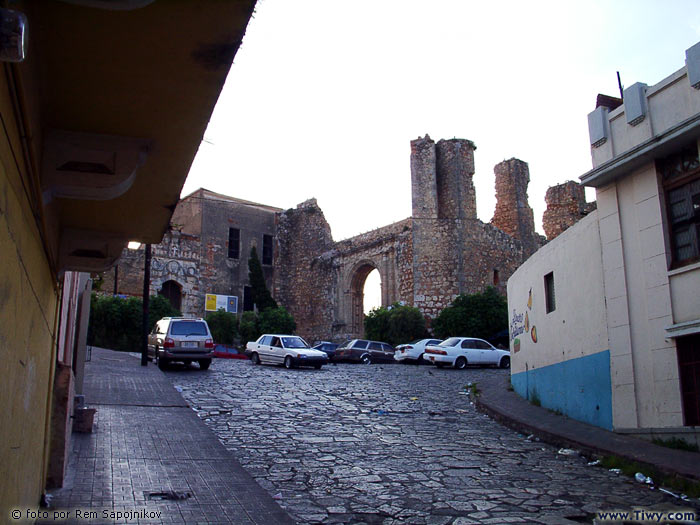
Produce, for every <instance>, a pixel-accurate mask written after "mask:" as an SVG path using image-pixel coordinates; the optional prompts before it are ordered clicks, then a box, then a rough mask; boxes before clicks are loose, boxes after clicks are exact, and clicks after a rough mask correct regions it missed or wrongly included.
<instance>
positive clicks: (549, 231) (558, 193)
mask: <svg viewBox="0 0 700 525" xmlns="http://www.w3.org/2000/svg"><path fill="white" fill-rule="evenodd" d="M544 200H545V202H546V203H547V210H546V211H545V212H544V215H543V216H542V227H543V229H544V232H545V234H546V235H547V240H548V241H551V240H552V239H554V238H555V237H556V236H558V235H560V234H561V233H562V232H563V231H564V230H566V229H567V228H569V227H570V226H573V225H574V224H576V222H578V221H579V220H581V219H582V218H583V217H585V216H586V215H588V214H589V213H590V212H591V211H593V210H595V209H596V203H595V202H586V195H585V192H584V190H583V186H582V185H581V184H578V183H577V182H574V181H572V180H570V181H568V182H565V183H563V184H559V185H557V186H552V187H551V188H549V189H548V190H547V193H546V195H545V198H544Z"/></svg>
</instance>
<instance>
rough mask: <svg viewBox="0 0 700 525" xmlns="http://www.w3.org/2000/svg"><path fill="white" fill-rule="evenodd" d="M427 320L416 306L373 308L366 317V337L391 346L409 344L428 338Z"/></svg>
mask: <svg viewBox="0 0 700 525" xmlns="http://www.w3.org/2000/svg"><path fill="white" fill-rule="evenodd" d="M427 335H428V334H427V331H426V329H425V318H424V317H423V314H422V313H421V312H420V310H418V308H416V307H414V306H408V305H402V304H399V303H394V304H393V305H391V306H389V307H384V306H382V307H379V308H373V309H372V310H371V311H370V313H369V314H368V315H366V316H365V337H366V338H367V339H373V340H375V341H384V342H386V343H389V344H391V345H399V344H402V343H408V342H410V341H414V340H416V339H420V338H422V337H426V336H427Z"/></svg>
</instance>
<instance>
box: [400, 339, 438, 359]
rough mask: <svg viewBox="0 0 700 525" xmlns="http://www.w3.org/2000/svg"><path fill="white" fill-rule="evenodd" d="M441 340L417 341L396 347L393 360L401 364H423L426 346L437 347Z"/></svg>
mask: <svg viewBox="0 0 700 525" xmlns="http://www.w3.org/2000/svg"><path fill="white" fill-rule="evenodd" d="M440 343H442V339H419V340H418V341H413V342H412V343H407V344H403V345H398V346H397V347H396V353H395V354H394V359H396V360H397V361H399V362H403V363H417V364H421V363H423V362H424V361H423V352H425V346H426V345H439V344H440Z"/></svg>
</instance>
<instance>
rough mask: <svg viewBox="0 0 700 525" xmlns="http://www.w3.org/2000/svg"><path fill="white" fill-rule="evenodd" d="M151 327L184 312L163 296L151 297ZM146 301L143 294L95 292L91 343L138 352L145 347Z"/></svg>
mask: <svg viewBox="0 0 700 525" xmlns="http://www.w3.org/2000/svg"><path fill="white" fill-rule="evenodd" d="M148 313H149V316H148V321H149V323H148V330H149V331H150V330H152V329H153V326H155V324H156V322H157V321H158V319H160V318H161V317H177V316H179V315H180V312H179V311H177V310H176V309H174V308H173V307H172V306H171V305H170V302H169V301H168V300H167V299H166V298H165V297H162V296H151V297H150V299H149V312H148ZM142 323H143V301H142V300H141V298H139V297H128V298H126V299H122V298H121V297H116V296H111V295H97V294H96V293H93V294H92V297H91V300H90V321H89V323H88V339H87V343H88V344H89V345H91V346H100V347H103V348H111V349H113V350H121V351H124V352H138V351H140V349H141V334H142V331H143V328H142Z"/></svg>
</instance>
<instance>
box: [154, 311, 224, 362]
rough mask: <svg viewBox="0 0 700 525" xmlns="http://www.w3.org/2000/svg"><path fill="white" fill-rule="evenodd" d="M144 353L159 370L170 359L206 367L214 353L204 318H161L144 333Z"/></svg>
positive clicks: (212, 341) (212, 342) (212, 340)
mask: <svg viewBox="0 0 700 525" xmlns="http://www.w3.org/2000/svg"><path fill="white" fill-rule="evenodd" d="M148 355H149V356H150V357H153V358H154V359H156V360H157V362H158V368H160V369H161V370H163V369H164V368H166V367H167V366H168V364H169V363H171V362H173V361H180V362H182V363H185V364H190V363H192V362H193V361H197V362H198V363H199V368H201V369H202V370H206V369H207V368H209V365H211V358H212V357H213V355H214V339H213V338H212V335H211V331H210V330H209V325H208V324H207V322H206V321H205V320H204V319H192V318H187V317H163V318H162V319H161V320H160V321H158V322H157V323H156V325H155V326H154V327H153V330H152V331H151V333H150V334H149V335H148Z"/></svg>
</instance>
